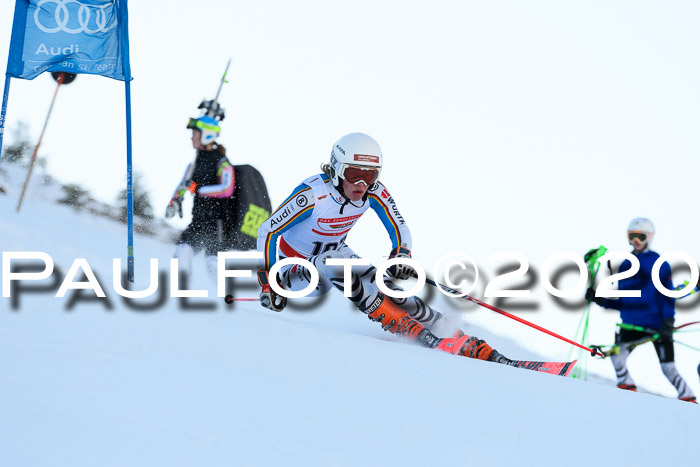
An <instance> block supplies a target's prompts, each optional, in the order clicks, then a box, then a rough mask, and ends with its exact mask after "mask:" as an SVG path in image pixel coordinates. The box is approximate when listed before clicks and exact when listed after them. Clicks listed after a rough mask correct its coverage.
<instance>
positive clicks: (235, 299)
mask: <svg viewBox="0 0 700 467" xmlns="http://www.w3.org/2000/svg"><path fill="white" fill-rule="evenodd" d="M258 300H260V298H259V297H234V296H233V295H226V297H224V301H225V302H226V303H228V304H229V305H230V304H231V303H233V302H257V301H258Z"/></svg>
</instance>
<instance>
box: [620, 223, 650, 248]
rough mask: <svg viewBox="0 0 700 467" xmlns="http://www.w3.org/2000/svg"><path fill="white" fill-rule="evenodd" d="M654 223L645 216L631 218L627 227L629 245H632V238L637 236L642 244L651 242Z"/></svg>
mask: <svg viewBox="0 0 700 467" xmlns="http://www.w3.org/2000/svg"><path fill="white" fill-rule="evenodd" d="M655 232H656V229H654V224H653V223H652V222H651V221H650V220H649V219H647V218H646V217H637V218H635V219H632V222H630V225H629V227H627V240H628V241H629V243H630V245H632V240H633V239H634V238H638V239H639V241H640V242H641V243H642V245H646V246H647V247H648V246H649V245H650V244H651V240H652V238H654V233H655Z"/></svg>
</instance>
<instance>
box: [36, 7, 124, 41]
mask: <svg viewBox="0 0 700 467" xmlns="http://www.w3.org/2000/svg"><path fill="white" fill-rule="evenodd" d="M44 5H47V6H46V7H44V8H43V9H42V6H44ZM53 5H55V6H53ZM52 7H53V17H52V16H51V14H50V12H51V9H52ZM113 7H114V4H113V3H112V2H107V3H105V4H102V5H86V4H84V3H80V2H79V1H77V0H39V1H38V2H37V4H36V10H35V11H34V23H35V24H36V26H37V27H38V28H39V29H40V30H42V31H44V32H45V33H47V34H54V33H57V32H65V33H68V34H83V33H84V34H97V33H98V32H107V31H109V30H110V29H113V28H114V27H115V26H116V25H117V19H116V15H110V19H111V22H110V24H107V12H108V11H109V10H107V9H108V8H113ZM106 10H107V11H106ZM42 11H44V12H48V13H49V14H44V15H41V14H40V13H41V12H42ZM40 17H41V18H40Z"/></svg>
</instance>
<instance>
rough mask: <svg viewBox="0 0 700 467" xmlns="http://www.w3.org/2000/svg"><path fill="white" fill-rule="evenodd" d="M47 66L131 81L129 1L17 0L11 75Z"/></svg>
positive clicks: (33, 72)
mask: <svg viewBox="0 0 700 467" xmlns="http://www.w3.org/2000/svg"><path fill="white" fill-rule="evenodd" d="M44 71H63V72H68V73H87V74H92V75H102V76H107V77H108V78H113V79H117V80H120V81H131V67H130V65H129V33H128V18H127V0H80V1H78V0H16V3H15V16H14V22H13V24H12V40H11V41H10V55H9V60H8V63H7V74H8V75H10V76H12V77H15V78H24V79H34V78H36V77H37V76H39V75H40V74H41V73H43V72H44Z"/></svg>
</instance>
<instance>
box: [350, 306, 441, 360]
mask: <svg viewBox="0 0 700 467" xmlns="http://www.w3.org/2000/svg"><path fill="white" fill-rule="evenodd" d="M363 311H364V312H365V313H366V314H367V317H368V318H369V319H371V320H372V321H376V322H378V323H380V324H381V325H382V328H383V329H384V330H385V331H389V332H390V333H392V334H396V335H399V336H404V337H408V338H409V339H411V340H415V341H416V342H418V343H419V344H421V345H423V346H425V347H430V348H433V347H435V346H436V345H437V343H438V342H439V341H440V339H438V338H437V337H435V335H434V334H433V333H432V332H430V330H428V329H426V328H425V326H423V325H422V324H421V323H419V322H418V321H417V320H415V319H414V318H411V316H410V315H409V314H408V313H406V312H405V311H404V310H402V309H401V307H399V306H398V305H397V304H396V303H394V302H393V301H392V300H391V299H387V298H386V297H385V296H384V294H382V293H381V292H380V293H379V295H378V296H377V298H376V299H375V300H374V302H373V303H372V304H371V305H370V306H369V307H368V308H367V309H366V310H363Z"/></svg>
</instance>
